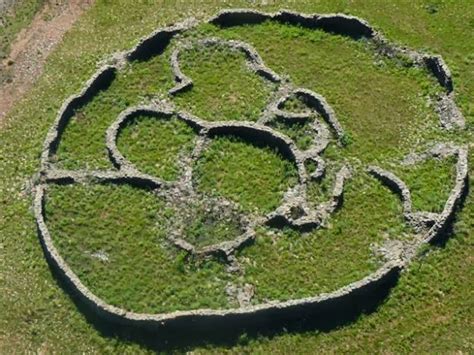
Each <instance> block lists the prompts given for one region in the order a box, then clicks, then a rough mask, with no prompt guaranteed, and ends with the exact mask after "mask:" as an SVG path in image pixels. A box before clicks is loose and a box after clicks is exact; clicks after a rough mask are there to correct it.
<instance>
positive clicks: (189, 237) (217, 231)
mask: <svg viewBox="0 0 474 355" xmlns="http://www.w3.org/2000/svg"><path fill="white" fill-rule="evenodd" d="M213 207H215V208H213ZM192 208H193V212H194V215H193V217H194V220H192V221H191V222H190V223H189V224H188V225H186V226H185V228H184V231H183V238H184V239H185V240H186V241H188V242H189V243H191V244H192V245H194V246H196V247H206V246H209V245H212V244H218V243H221V242H225V241H229V240H233V239H235V238H237V237H238V236H240V235H241V234H242V233H243V232H244V230H243V229H242V227H241V226H240V224H239V217H240V216H239V214H238V213H235V212H233V211H228V212H227V213H223V212H222V210H221V209H220V208H219V207H217V206H212V205H211V206H208V205H207V204H197V206H192Z"/></svg>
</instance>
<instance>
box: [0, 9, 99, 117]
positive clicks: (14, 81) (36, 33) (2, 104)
mask: <svg viewBox="0 0 474 355" xmlns="http://www.w3.org/2000/svg"><path fill="white" fill-rule="evenodd" d="M93 2H94V0H64V1H54V0H49V1H46V4H45V6H44V7H43V9H42V10H41V11H39V12H38V13H37V14H36V15H35V17H34V18H33V21H32V22H31V24H30V25H29V26H28V27H27V28H25V29H23V30H22V31H21V32H20V33H19V34H18V36H17V37H16V39H15V41H14V42H13V43H12V45H11V50H10V54H9V56H8V58H6V59H5V60H3V62H2V66H3V67H4V69H5V70H6V71H8V72H9V73H11V79H10V80H9V82H6V83H4V84H2V85H0V126H1V125H2V122H3V121H4V118H5V116H6V115H7V113H8V111H10V109H11V108H12V107H13V105H14V104H15V103H16V102H17V101H18V100H19V99H21V98H22V97H23V95H25V94H26V93H27V92H28V90H29V89H30V88H31V87H32V86H33V84H34V83H35V81H36V79H37V78H38V77H39V76H40V75H41V73H42V71H43V66H44V63H45V61H46V58H47V57H48V55H49V54H50V53H51V51H52V50H53V49H54V48H55V47H56V45H57V44H58V43H59V42H61V39H62V37H63V35H64V34H65V33H66V32H67V31H68V30H69V29H70V28H71V26H72V25H73V24H74V22H75V21H76V20H77V19H78V18H79V16H80V15H81V14H82V13H83V12H84V11H85V10H86V9H87V8H88V7H89V6H90V5H92V3H93Z"/></svg>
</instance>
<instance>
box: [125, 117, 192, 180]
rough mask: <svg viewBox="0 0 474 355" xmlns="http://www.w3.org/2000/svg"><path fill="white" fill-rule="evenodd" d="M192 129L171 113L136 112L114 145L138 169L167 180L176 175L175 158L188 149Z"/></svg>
mask: <svg viewBox="0 0 474 355" xmlns="http://www.w3.org/2000/svg"><path fill="white" fill-rule="evenodd" d="M193 143H194V132H193V130H192V128H191V127H189V126H188V125H186V123H184V122H183V121H179V120H178V119H177V118H176V117H175V116H173V117H172V118H171V119H168V118H164V117H149V116H139V117H136V118H135V119H134V120H133V121H132V122H130V123H129V124H128V125H127V126H126V127H125V128H124V129H123V130H122V131H121V132H120V135H119V138H118V142H117V147H118V149H119V150H120V152H121V153H122V154H123V155H124V156H125V158H127V159H128V160H129V161H131V162H132V163H133V164H135V166H136V167H137V168H138V169H139V170H140V171H142V172H144V173H147V174H151V175H153V176H157V177H160V178H163V179H164V180H167V181H171V180H176V179H177V178H178V174H179V173H180V171H179V166H178V164H177V159H179V158H180V157H183V156H185V155H189V154H191V152H192V149H193V146H194V145H193Z"/></svg>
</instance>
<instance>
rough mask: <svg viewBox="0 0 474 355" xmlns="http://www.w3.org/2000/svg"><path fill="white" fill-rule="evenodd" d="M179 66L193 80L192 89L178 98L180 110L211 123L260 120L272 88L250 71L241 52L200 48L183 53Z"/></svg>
mask: <svg viewBox="0 0 474 355" xmlns="http://www.w3.org/2000/svg"><path fill="white" fill-rule="evenodd" d="M180 63H182V64H181V70H182V71H183V73H184V74H185V75H187V76H188V77H189V78H191V80H193V88H192V90H190V91H188V92H186V93H183V94H180V95H179V96H178V97H177V98H176V102H177V104H178V106H179V107H180V108H182V109H184V110H186V111H189V112H191V113H193V114H194V115H196V116H198V117H200V118H203V119H205V120H208V121H228V120H234V121H257V120H258V119H259V117H260V114H261V112H262V111H263V109H264V108H265V106H266V103H267V101H268V99H269V97H270V93H271V89H272V87H271V85H270V84H269V83H268V82H266V81H265V80H264V79H263V78H261V77H259V76H258V75H257V74H256V73H254V72H252V71H250V69H249V68H248V67H247V64H246V59H245V55H244V54H243V53H242V52H240V51H239V52H236V51H231V50H230V49H228V48H227V47H224V46H212V47H210V48H205V49H202V48H200V47H198V48H196V49H192V50H188V51H184V52H182V53H181V55H180ZM216 88H219V90H216Z"/></svg>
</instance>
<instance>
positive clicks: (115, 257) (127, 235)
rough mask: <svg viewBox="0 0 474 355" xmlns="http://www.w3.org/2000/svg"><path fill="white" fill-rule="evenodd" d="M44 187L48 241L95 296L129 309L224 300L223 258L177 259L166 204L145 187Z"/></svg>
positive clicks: (222, 303) (207, 305)
mask: <svg viewBox="0 0 474 355" xmlns="http://www.w3.org/2000/svg"><path fill="white" fill-rule="evenodd" d="M50 190H51V191H50V192H48V199H47V203H46V217H47V225H48V228H49V229H50V232H51V235H52V237H53V241H54V243H55V244H56V245H57V248H58V250H59V252H60V253H61V255H63V256H64V257H65V260H66V262H67V263H68V264H69V265H70V266H71V268H72V269H73V270H74V272H76V273H77V275H78V276H79V277H80V279H81V280H82V281H83V282H84V283H85V285H86V286H87V287H89V288H90V289H91V290H92V292H94V293H95V294H96V295H97V296H99V297H101V298H102V299H104V300H106V301H107V302H109V303H111V304H113V305H116V306H119V307H122V308H125V309H127V310H132V311H135V312H150V313H153V312H166V311H173V310H183V309H196V308H203V307H204V308H216V307H225V306H226V304H227V297H226V294H225V291H224V287H225V284H226V281H227V279H228V276H227V275H226V274H225V272H224V266H223V265H222V264H219V263H217V262H212V261H208V262H205V263H203V264H201V265H200V267H199V268H198V269H191V268H189V267H187V265H186V264H184V265H183V260H182V258H181V256H180V254H179V253H178V250H175V249H174V248H172V247H170V245H169V242H168V241H167V239H166V235H167V232H168V231H167V230H166V229H165V228H163V226H164V224H165V220H166V219H167V218H169V216H170V215H172V214H173V211H172V210H169V209H167V208H166V207H165V206H164V203H163V201H159V200H157V199H156V197H155V196H154V195H153V194H152V193H151V192H147V191H141V190H137V189H136V188H133V187H129V186H114V185H92V186H87V185H72V186H66V187H64V186H53V187H52V188H51V189H50ZM96 253H105V254H106V255H107V257H108V261H102V260H100V259H98V258H96V257H94V254H96Z"/></svg>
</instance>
